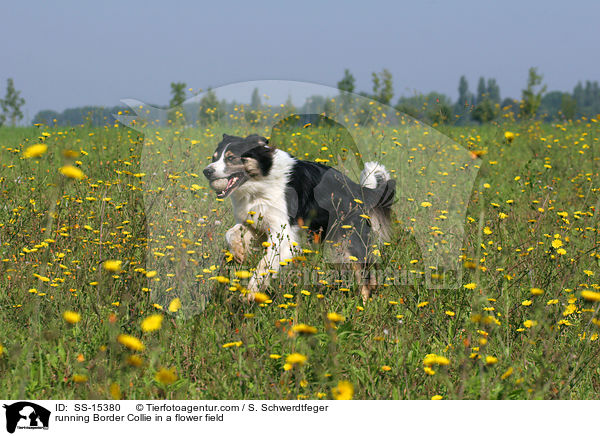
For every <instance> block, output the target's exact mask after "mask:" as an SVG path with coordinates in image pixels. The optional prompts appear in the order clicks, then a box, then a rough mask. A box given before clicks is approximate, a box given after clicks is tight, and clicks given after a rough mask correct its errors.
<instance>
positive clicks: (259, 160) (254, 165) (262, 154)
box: [241, 143, 273, 177]
mask: <svg viewBox="0 0 600 436" xmlns="http://www.w3.org/2000/svg"><path fill="white" fill-rule="evenodd" d="M241 158H242V163H243V164H244V169H245V170H246V173H248V175H249V176H250V177H256V176H263V177H264V176H268V175H269V172H270V171H271V167H272V166H273V149H272V148H271V147H269V146H268V145H266V143H265V144H263V145H259V146H258V147H253V148H252V149H250V150H248V151H246V152H245V153H244V154H242V155H241Z"/></svg>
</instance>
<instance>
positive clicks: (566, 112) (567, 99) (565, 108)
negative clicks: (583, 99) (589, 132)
mask: <svg viewBox="0 0 600 436" xmlns="http://www.w3.org/2000/svg"><path fill="white" fill-rule="evenodd" d="M560 111H561V112H562V114H563V117H565V119H567V120H572V119H573V118H575V114H576V113H577V100H575V99H574V98H573V97H572V96H571V95H570V94H567V93H564V94H563V95H562V99H561V102H560Z"/></svg>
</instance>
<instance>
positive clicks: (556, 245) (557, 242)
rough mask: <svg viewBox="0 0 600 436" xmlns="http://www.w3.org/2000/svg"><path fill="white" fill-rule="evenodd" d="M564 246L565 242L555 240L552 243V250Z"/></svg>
mask: <svg viewBox="0 0 600 436" xmlns="http://www.w3.org/2000/svg"><path fill="white" fill-rule="evenodd" d="M562 246H563V241H561V240H560V239H555V240H553V241H552V248H560V247H562Z"/></svg>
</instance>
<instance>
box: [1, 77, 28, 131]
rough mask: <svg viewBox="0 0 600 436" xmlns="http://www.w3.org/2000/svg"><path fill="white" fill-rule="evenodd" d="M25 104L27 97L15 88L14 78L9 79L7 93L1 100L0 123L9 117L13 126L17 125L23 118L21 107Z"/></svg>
mask: <svg viewBox="0 0 600 436" xmlns="http://www.w3.org/2000/svg"><path fill="white" fill-rule="evenodd" d="M24 104H25V99H24V98H23V97H21V91H17V90H16V89H15V83H14V81H13V79H8V80H7V81H6V95H5V96H4V98H3V99H1V100H0V106H1V107H2V116H1V117H0V118H1V119H0V125H2V124H3V123H4V120H6V119H8V120H9V122H10V125H11V126H16V125H17V122H19V121H21V120H22V119H23V112H21V107H23V105H24Z"/></svg>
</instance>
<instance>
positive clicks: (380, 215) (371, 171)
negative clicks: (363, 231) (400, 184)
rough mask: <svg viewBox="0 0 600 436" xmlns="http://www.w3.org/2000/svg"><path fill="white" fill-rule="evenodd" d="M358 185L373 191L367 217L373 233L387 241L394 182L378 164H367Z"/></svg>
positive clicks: (389, 230)
mask: <svg viewBox="0 0 600 436" xmlns="http://www.w3.org/2000/svg"><path fill="white" fill-rule="evenodd" d="M360 185H361V186H362V187H363V188H368V189H371V190H373V191H374V192H373V194H374V195H375V197H374V199H375V201H374V205H373V206H372V207H371V210H370V213H369V215H370V216H371V224H372V226H373V231H374V232H375V233H376V234H377V235H378V236H379V238H380V239H381V240H383V241H389V240H390V236H391V227H392V226H391V224H392V218H391V215H392V204H393V203H394V197H395V196H396V182H395V181H394V180H392V178H391V177H390V173H389V172H388V171H387V170H386V169H385V167H384V166H383V165H381V164H380V163H379V162H367V163H365V167H364V169H363V170H362V172H361V173H360Z"/></svg>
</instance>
